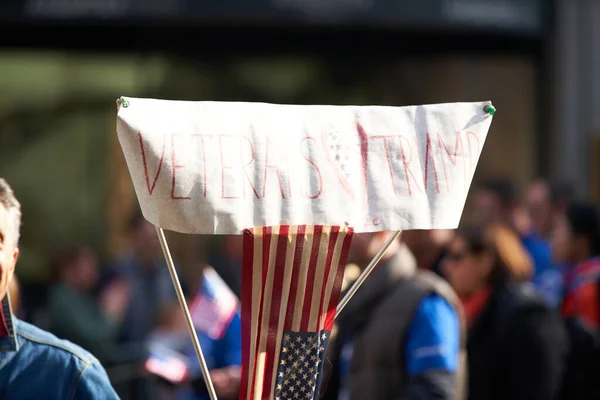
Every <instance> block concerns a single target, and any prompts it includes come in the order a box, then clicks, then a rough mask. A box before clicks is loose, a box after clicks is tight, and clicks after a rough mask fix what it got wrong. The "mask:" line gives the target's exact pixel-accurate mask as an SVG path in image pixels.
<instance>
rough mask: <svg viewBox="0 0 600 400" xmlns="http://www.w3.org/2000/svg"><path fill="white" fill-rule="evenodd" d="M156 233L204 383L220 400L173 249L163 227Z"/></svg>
mask: <svg viewBox="0 0 600 400" xmlns="http://www.w3.org/2000/svg"><path fill="white" fill-rule="evenodd" d="M156 234H157V235H158V240H159V241H160V247H161V248H162V251H163V255H164V256H165V261H166V262H167V266H168V268H169V273H170V274H171V280H172V281H173V287H174V288H175V292H176V293H177V298H178V299H179V306H180V307H181V311H182V312H183V316H184V317H185V322H186V324H187V327H188V332H189V334H190V339H192V343H193V344H194V350H195V351H196V357H198V362H199V363H200V368H201V369H202V377H203V378H204V383H205V384H206V388H207V390H208V394H209V396H210V400H218V398H217V393H216V392H215V387H214V385H213V383H212V379H211V378H210V371H209V370H208V365H207V364H206V360H205V359H204V354H203V353H202V347H201V346H200V341H199V340H198V335H196V329H195V328H194V322H193V321H192V316H191V315H190V310H189V308H188V306H187V303H186V301H185V296H184V295H183V290H182V289H181V283H180V282H179V277H178V276H177V270H176V269H175V263H174V262H173V258H172V257H171V251H170V250H169V245H168V244H167V238H166V237H165V233H164V231H163V230H162V228H159V227H156Z"/></svg>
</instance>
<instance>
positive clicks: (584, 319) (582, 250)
mask: <svg viewBox="0 0 600 400" xmlns="http://www.w3.org/2000/svg"><path fill="white" fill-rule="evenodd" d="M552 250H553V256H554V258H555V260H556V261H558V262H561V263H564V264H565V265H566V268H567V271H566V274H565V282H564V284H565V292H564V299H563V303H562V307H561V311H562V315H563V317H564V318H565V322H566V326H567V329H568V331H569V337H570V340H571V349H572V352H571V359H570V361H569V368H568V373H567V377H566V379H565V385H564V386H565V387H564V396H563V397H564V398H565V399H572V400H579V399H598V398H600V382H599V381H598V376H600V346H599V344H598V340H599V337H598V335H599V332H600V295H599V289H600V216H599V214H598V210H597V209H596V207H594V206H593V205H591V204H585V203H574V204H571V205H570V206H569V207H568V208H567V210H566V212H565V213H563V214H562V215H561V216H560V217H559V218H558V219H557V222H556V227H555V230H554V234H553V237H552Z"/></svg>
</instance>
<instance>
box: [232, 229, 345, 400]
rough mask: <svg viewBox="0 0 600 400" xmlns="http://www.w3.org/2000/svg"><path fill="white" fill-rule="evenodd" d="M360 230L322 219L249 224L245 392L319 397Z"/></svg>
mask: <svg viewBox="0 0 600 400" xmlns="http://www.w3.org/2000/svg"><path fill="white" fill-rule="evenodd" d="M352 234H353V230H352V229H351V228H348V227H340V226H320V225H315V226H313V225H299V226H273V227H259V228H253V229H247V230H245V231H244V233H243V245H244V259H243V268H242V277H243V284H242V381H241V385H240V396H239V399H240V400H267V399H268V400H283V399H303V400H314V399H317V398H318V391H319V384H320V379H321V371H322V366H323V361H324V358H325V350H326V348H327V342H328V340H329V334H330V332H331V329H332V326H333V320H334V318H335V311H336V307H337V303H338V300H339V297H340V290H341V286H342V281H343V274H344V267H345V265H346V261H347V258H348V250H349V248H350V243H351V239H352Z"/></svg>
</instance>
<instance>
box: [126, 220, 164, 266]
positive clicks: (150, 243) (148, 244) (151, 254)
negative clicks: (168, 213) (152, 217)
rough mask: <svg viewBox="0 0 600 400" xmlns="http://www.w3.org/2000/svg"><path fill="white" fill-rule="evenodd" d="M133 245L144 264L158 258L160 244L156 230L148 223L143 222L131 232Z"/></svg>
mask: <svg viewBox="0 0 600 400" xmlns="http://www.w3.org/2000/svg"><path fill="white" fill-rule="evenodd" d="M133 245H134V246H135V249H136V252H137V253H138V255H139V256H140V257H141V258H142V259H143V260H144V261H145V262H151V261H154V260H156V258H158V257H160V251H161V249H160V242H159V240H158V236H157V235H156V229H155V228H154V225H152V224H151V223H150V222H147V221H144V222H143V223H142V224H141V226H138V227H137V228H136V230H135V231H134V232H133Z"/></svg>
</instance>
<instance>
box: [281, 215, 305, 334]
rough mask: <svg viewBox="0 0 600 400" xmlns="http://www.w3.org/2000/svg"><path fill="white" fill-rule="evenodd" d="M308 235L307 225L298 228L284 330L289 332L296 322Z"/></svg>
mask: <svg viewBox="0 0 600 400" xmlns="http://www.w3.org/2000/svg"><path fill="white" fill-rule="evenodd" d="M305 235H306V225H300V226H298V236H297V239H296V251H295V254H294V266H293V268H294V269H293V270H292V280H291V282H290V294H289V296H288V303H287V312H286V315H285V323H284V325H283V329H284V330H286V331H289V330H290V329H292V323H293V322H294V312H293V310H294V309H295V308H296V294H298V277H299V276H300V264H301V263H302V253H303V252H304V241H305Z"/></svg>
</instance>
